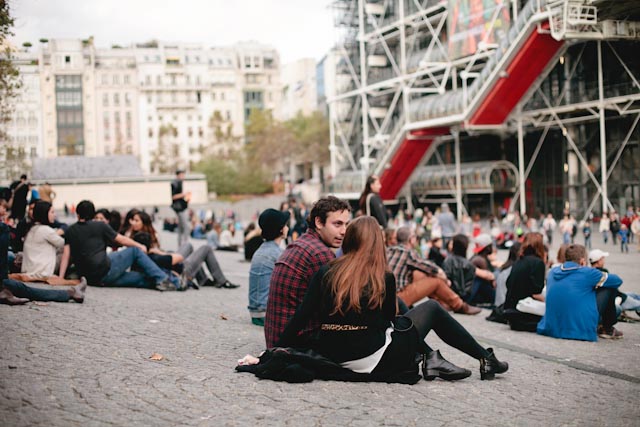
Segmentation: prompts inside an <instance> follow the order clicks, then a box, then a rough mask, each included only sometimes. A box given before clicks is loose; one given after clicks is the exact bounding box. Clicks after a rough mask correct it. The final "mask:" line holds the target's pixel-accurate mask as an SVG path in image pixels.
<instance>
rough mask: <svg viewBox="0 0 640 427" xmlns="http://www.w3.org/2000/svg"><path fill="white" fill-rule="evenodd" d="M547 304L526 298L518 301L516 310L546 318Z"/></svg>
mask: <svg viewBox="0 0 640 427" xmlns="http://www.w3.org/2000/svg"><path fill="white" fill-rule="evenodd" d="M545 307H546V304H545V303H544V302H542V301H538V300H535V299H533V298H531V297H526V298H523V299H521V300H520V301H518V304H516V310H518V311H520V312H522V313H528V314H535V315H536V316H544V311H545Z"/></svg>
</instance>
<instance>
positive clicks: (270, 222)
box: [258, 208, 291, 236]
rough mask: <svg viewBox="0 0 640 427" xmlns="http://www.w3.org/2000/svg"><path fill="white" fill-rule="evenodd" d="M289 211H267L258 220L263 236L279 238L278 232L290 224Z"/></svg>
mask: <svg viewBox="0 0 640 427" xmlns="http://www.w3.org/2000/svg"><path fill="white" fill-rule="evenodd" d="M290 216H291V214H290V213H289V211H284V212H283V211H278V210H276V209H271V208H269V209H265V210H264V211H263V212H262V213H261V214H260V217H259V218H258V225H259V226H260V228H261V229H262V235H263V236H274V235H275V236H277V234H278V232H279V231H280V230H281V229H282V227H284V226H285V225H286V224H287V222H289V217H290Z"/></svg>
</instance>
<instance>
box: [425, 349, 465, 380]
mask: <svg viewBox="0 0 640 427" xmlns="http://www.w3.org/2000/svg"><path fill="white" fill-rule="evenodd" d="M422 376H423V377H424V379H425V380H427V381H433V380H434V379H436V378H442V379H443V380H445V381H457V380H462V379H464V378H467V377H469V376H471V371H470V370H468V369H464V368H460V367H459V366H456V365H454V364H453V363H451V362H449V361H448V360H446V359H445V358H444V357H442V355H441V354H440V350H436V351H432V352H431V353H429V354H424V355H423V356H422Z"/></svg>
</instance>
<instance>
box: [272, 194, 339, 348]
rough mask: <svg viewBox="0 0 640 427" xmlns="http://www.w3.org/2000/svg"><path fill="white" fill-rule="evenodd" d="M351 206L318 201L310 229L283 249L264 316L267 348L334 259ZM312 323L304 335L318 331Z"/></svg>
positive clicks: (330, 199) (331, 199)
mask: <svg viewBox="0 0 640 427" xmlns="http://www.w3.org/2000/svg"><path fill="white" fill-rule="evenodd" d="M350 211H351V207H350V206H349V204H348V203H347V202H345V201H344V200H341V199H338V198H337V197H334V196H327V197H325V198H322V199H319V200H318V201H317V202H316V203H315V204H314V205H313V207H312V208H311V213H310V214H309V228H308V229H307V231H306V232H305V233H304V234H303V235H302V236H300V237H299V238H298V239H297V240H296V241H295V242H293V243H291V244H290V245H288V246H287V248H286V249H285V250H284V252H283V253H282V255H281V256H280V258H278V261H276V265H275V267H274V268H273V274H272V275H271V282H270V283H269V298H268V301H267V312H266V314H265V324H264V335H265V341H266V344H267V348H272V347H273V346H275V344H276V342H277V341H278V339H279V338H280V334H281V333H282V331H283V330H284V328H285V326H286V324H287V322H288V321H289V319H291V317H293V315H294V313H295V311H296V308H297V307H298V306H299V305H300V303H301V302H302V299H303V298H304V294H305V293H306V291H307V286H308V285H309V281H310V280H311V277H312V276H313V275H314V274H315V273H316V272H317V271H318V270H319V269H320V267H322V266H323V265H325V264H326V263H328V262H329V261H330V260H332V259H334V258H335V253H334V252H333V251H334V250H337V249H338V248H339V247H340V246H341V245H342V239H343V237H344V233H345V230H346V228H347V224H348V223H349V219H350V218H349V216H350V215H349V214H350ZM318 326H319V325H318V323H317V322H315V321H313V320H312V321H310V322H309V325H308V326H307V327H306V328H305V331H303V333H302V336H307V337H308V336H309V335H310V334H311V333H312V332H313V331H315V330H316V329H317V328H318Z"/></svg>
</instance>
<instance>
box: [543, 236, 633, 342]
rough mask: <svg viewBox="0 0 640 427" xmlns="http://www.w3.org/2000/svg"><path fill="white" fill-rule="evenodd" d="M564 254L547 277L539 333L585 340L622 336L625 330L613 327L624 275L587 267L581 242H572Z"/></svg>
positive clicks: (585, 253) (585, 252) (585, 254)
mask: <svg viewBox="0 0 640 427" xmlns="http://www.w3.org/2000/svg"><path fill="white" fill-rule="evenodd" d="M565 256H566V262H565V263H564V264H562V265H561V266H559V267H555V268H553V269H552V270H551V271H550V272H549V275H548V277H547V297H546V310H545V314H544V317H543V318H542V320H540V323H538V333H539V334H541V335H548V336H550V337H555V338H566V339H574V340H584V341H597V340H598V337H601V338H609V339H619V338H622V332H620V331H618V330H617V329H616V328H614V327H613V325H614V324H615V323H616V320H617V319H616V309H615V297H616V291H617V289H618V288H619V287H620V285H621V284H622V279H621V278H620V277H619V276H617V275H615V274H609V273H605V272H602V271H600V270H597V269H595V268H592V267H587V251H586V249H585V248H584V246H582V245H569V247H568V248H567V251H566V255H565Z"/></svg>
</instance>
